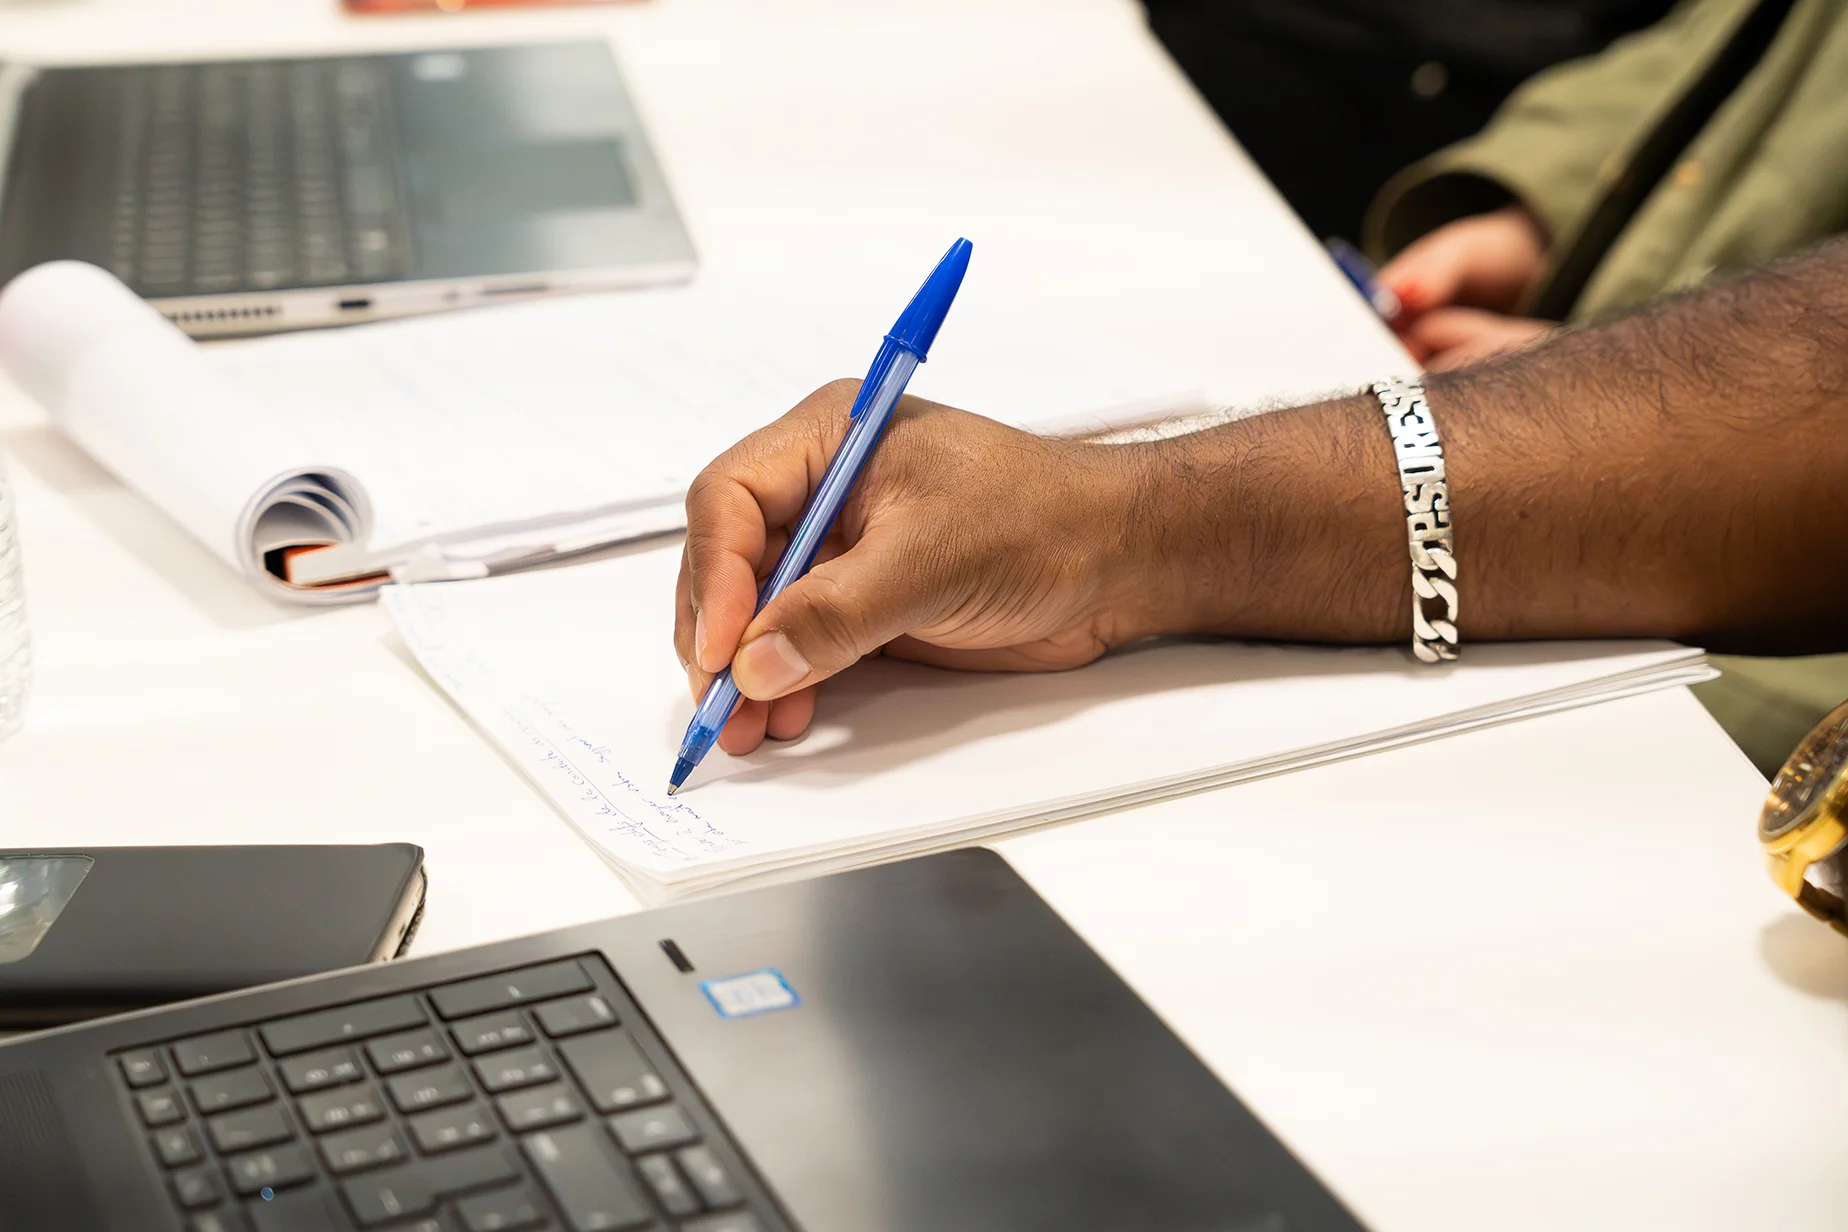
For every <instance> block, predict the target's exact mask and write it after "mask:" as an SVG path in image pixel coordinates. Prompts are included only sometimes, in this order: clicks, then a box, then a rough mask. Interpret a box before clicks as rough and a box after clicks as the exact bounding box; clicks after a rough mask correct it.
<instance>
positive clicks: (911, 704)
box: [384, 545, 1708, 886]
mask: <svg viewBox="0 0 1848 1232" xmlns="http://www.w3.org/2000/svg"><path fill="white" fill-rule="evenodd" d="M678 560H679V547H678V545H674V546H672V547H666V548H655V549H650V550H646V551H639V552H635V553H632V554H629V555H626V556H624V557H620V558H617V559H612V560H607V561H600V562H596V563H593V564H587V565H581V566H578V567H575V568H570V569H560V570H553V571H547V572H540V573H532V574H527V575H522V576H516V577H507V578H499V579H490V580H486V581H480V582H460V583H449V584H444V585H440V586H416V587H393V588H389V589H388V590H387V591H386V592H385V594H384V600H385V603H386V606H387V609H388V610H389V611H390V612H391V613H392V615H393V617H394V618H395V619H396V620H397V622H398V626H399V628H400V630H401V631H402V632H403V634H404V636H405V639H406V641H407V642H408V643H409V645H410V647H411V649H412V651H413V652H414V653H415V654H416V655H417V657H418V659H419V660H420V662H422V664H423V665H424V667H425V668H426V669H427V670H428V671H429V673H430V674H431V676H432V677H433V678H434V679H435V680H436V681H437V683H438V684H439V685H440V686H441V687H443V688H444V689H445V690H447V691H448V692H449V693H450V694H451V696H452V697H453V698H454V699H455V700H456V701H457V703H458V704H459V705H460V706H461V707H462V708H463V709H464V710H465V711H466V712H467V713H468V714H469V715H470V717H471V718H473V719H474V720H475V722H476V723H477V724H478V725H479V726H480V727H481V728H482V729H483V731H484V732H486V734H487V735H488V736H489V737H490V738H491V739H493V740H494V741H495V742H496V743H497V744H499V745H500V746H501V748H502V749H503V751H504V752H505V753H506V754H507V755H508V756H509V757H510V758H511V759H512V760H513V761H514V763H515V764H516V765H518V766H519V767H520V768H521V769H522V770H523V771H524V772H525V773H526V774H528V775H529V776H530V777H531V778H532V779H533V781H534V782H535V783H536V784H537V785H538V786H539V788H540V790H541V791H543V792H544V793H545V794H546V795H547V796H548V797H549V798H550V799H551V800H552V801H553V803H554V804H555V805H557V806H558V808H559V809H560V810H561V811H562V812H564V814H565V815H566V816H567V818H569V819H570V820H571V821H572V822H573V823H574V824H575V825H577V826H578V828H579V829H580V830H581V831H583V832H584V834H585V835H586V836H587V837H588V838H589V839H590V840H591V841H592V842H593V843H595V844H596V845H597V846H599V847H600V848H602V849H603V850H604V851H605V852H606V853H607V854H609V855H610V856H611V857H613V858H614V860H615V862H616V863H617V865H618V867H619V868H623V869H624V870H625V871H628V872H630V873H631V874H639V875H640V876H641V877H643V878H645V879H649V880H655V881H658V882H660V883H662V884H663V885H668V886H672V885H675V884H695V883H704V882H714V881H717V880H723V879H725V878H727V877H738V876H747V875H750V874H751V873H752V872H753V871H755V870H757V869H761V868H766V867H774V866H779V865H789V864H792V863H797V862H813V861H821V862H824V863H840V862H843V860H851V859H852V858H855V857H861V858H867V857H870V856H872V855H881V854H892V853H894V852H896V851H899V850H904V849H909V848H914V847H918V846H924V845H932V844H934V843H937V842H941V841H942V839H943V836H945V835H962V836H965V837H966V836H974V835H979V834H984V833H988V832H993V831H996V830H1000V829H1005V828H1010V827H1012V826H1015V825H1019V824H1025V823H1028V822H1032V821H1036V820H1042V819H1047V818H1053V817H1061V816H1073V815H1079V814H1082V813H1084V812H1087V811H1094V810H1095V809H1096V808H1098V807H1102V806H1103V805H1105V804H1107V803H1109V802H1110V801H1113V800H1117V799H1121V798H1126V797H1132V796H1159V795H1162V794H1169V793H1171V792H1173V791H1175V790H1180V789H1184V788H1185V787H1187V786H1189V785H1199V784H1201V783H1204V782H1208V781H1229V780H1230V779H1233V778H1237V777H1248V776H1249V775H1251V774H1255V773H1273V772H1276V771H1278V770H1282V769H1287V768H1289V767H1290V766H1292V765H1297V764H1304V763H1305V761H1306V760H1320V759H1326V758H1327V757H1329V756H1335V755H1351V754H1354V753H1359V752H1364V751H1366V750H1367V749H1369V748H1373V747H1379V746H1380V745H1381V743H1382V740H1383V739H1384V738H1389V739H1391V740H1393V741H1398V742H1402V741H1403V740H1405V739H1407V738H1413V737H1415V736H1416V735H1417V734H1418V733H1421V732H1434V731H1439V730H1445V729H1447V728H1450V727H1455V726H1458V725H1475V724H1480V723H1483V722H1490V721H1499V720H1503V719H1506V718H1509V717H1513V716H1515V715H1518V714H1520V713H1523V712H1524V711H1526V710H1528V709H1533V708H1543V707H1551V706H1556V705H1561V704H1577V703H1580V702H1583V701H1584V700H1587V699H1588V698H1590V697H1594V696H1597V695H1599V694H1600V693H1605V692H1609V693H1616V692H1622V691H1628V690H1633V689H1635V688H1642V687H1660V686H1661V685H1663V684H1672V683H1687V682H1689V681H1691V680H1695V679H1701V678H1704V677H1705V676H1706V675H1707V674H1708V673H1707V671H1706V669H1705V668H1704V666H1703V660H1702V657H1701V655H1700V652H1699V651H1696V650H1689V649H1686V648H1682V647H1677V646H1671V645H1667V644H1664V643H1579V644H1533V645H1502V646H1471V647H1470V648H1469V651H1468V658H1467V659H1466V660H1465V662H1464V663H1462V664H1461V665H1459V666H1457V667H1454V668H1449V669H1438V670H1432V669H1430V668H1425V667H1422V666H1420V665H1417V664H1415V663H1413V662H1412V661H1411V660H1410V658H1409V656H1407V655H1406V654H1404V653H1402V652H1400V651H1398V650H1395V649H1332V648H1314V647H1280V646H1261V645H1244V644H1238V643H1231V642H1224V641H1217V640H1214V641H1189V642H1176V643H1164V644H1158V645H1148V646H1144V647H1139V648H1135V649H1131V650H1128V651H1124V652H1120V653H1117V654H1114V655H1110V656H1107V657H1106V658H1105V659H1103V660H1101V661H1099V662H1097V663H1095V664H1092V665H1091V666H1089V667H1085V668H1081V669H1079V670H1076V671H1072V672H1064V673H1056V674H1046V675H977V674H968V673H960V672H951V671H944V670H939V669H935V668H929V667H921V666H918V665H915V664H907V663H900V662H897V661H894V660H883V659H880V660H872V661H868V662H866V663H863V664H861V665H860V666H859V667H856V668H854V669H853V670H851V671H850V672H848V673H846V674H845V675H844V676H843V677H841V678H838V679H837V680H835V681H833V682H831V683H830V684H828V685H827V686H825V687H824V689H823V692H822V696H821V701H820V705H819V707H818V710H817V714H816V720H815V725H814V727H813V728H812V729H811V731H810V733H809V734H808V735H807V736H806V737H805V738H803V739H801V740H798V741H795V742H792V743H788V744H775V743H771V744H766V745H765V746H764V747H763V748H761V749H760V750H759V751H757V752H756V753H753V754H752V755H750V756H748V757H744V758H731V757H728V756H726V755H725V754H724V753H722V752H718V751H716V750H715V751H714V752H713V753H712V754H711V755H710V756H709V757H708V758H707V760H706V761H705V763H703V764H702V765H701V767H700V769H699V770H697V771H696V772H695V774H694V776H693V778H692V779H691V780H690V781H689V783H688V785H687V787H686V788H685V789H684V790H683V791H682V792H681V793H680V795H679V796H677V797H673V798H669V797H668V796H667V795H666V794H665V789H666V783H667V774H668V771H669V769H670V768H671V767H672V765H673V760H674V754H675V751H676V749H677V747H678V744H679V741H680V738H681V735H682V733H683V731H684V730H685V727H686V723H687V720H688V719H689V718H690V717H691V715H692V711H693V699H692V698H691V697H689V696H688V695H687V688H686V681H685V677H684V675H683V673H682V672H681V669H680V666H679V664H678V662H677V660H676V659H675V656H674V653H673V648H672V642H671V634H672V602H673V582H674V575H675V572H676V569H677V567H678ZM618 631H620V632H618Z"/></svg>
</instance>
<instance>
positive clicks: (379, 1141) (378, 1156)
mask: <svg viewBox="0 0 1848 1232" xmlns="http://www.w3.org/2000/svg"><path fill="white" fill-rule="evenodd" d="M407 1154H408V1152H407V1151H406V1150H405V1148H404V1140H403V1139H402V1138H400V1137H398V1131H397V1130H396V1129H393V1128H392V1127H391V1126H390V1125H370V1126H367V1127H366V1128H364V1129H349V1130H347V1131H346V1132H345V1133H340V1134H330V1135H328V1136H327V1137H325V1138H323V1139H321V1158H323V1159H325V1160H326V1161H327V1169H328V1171H330V1172H332V1173H333V1174H334V1175H335V1176H345V1175H347V1174H348V1173H349V1172H363V1171H365V1170H366V1169H368V1168H382V1167H384V1166H385V1165H386V1164H395V1163H398V1162H400V1161H402V1160H403V1159H404V1158H405V1156H406V1155H407Z"/></svg>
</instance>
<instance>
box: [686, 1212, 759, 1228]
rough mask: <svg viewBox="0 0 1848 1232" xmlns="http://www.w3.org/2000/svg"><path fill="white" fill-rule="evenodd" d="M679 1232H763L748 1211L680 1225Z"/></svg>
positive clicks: (754, 1217)
mask: <svg viewBox="0 0 1848 1232" xmlns="http://www.w3.org/2000/svg"><path fill="white" fill-rule="evenodd" d="M680 1232H763V1225H762V1224H760V1223H758V1222H757V1217H756V1216H755V1215H752V1214H751V1213H750V1212H749V1211H735V1212H733V1213H732V1214H730V1215H712V1216H709V1217H707V1218H705V1219H695V1220H694V1221H693V1222H692V1223H683V1224H681V1225H680Z"/></svg>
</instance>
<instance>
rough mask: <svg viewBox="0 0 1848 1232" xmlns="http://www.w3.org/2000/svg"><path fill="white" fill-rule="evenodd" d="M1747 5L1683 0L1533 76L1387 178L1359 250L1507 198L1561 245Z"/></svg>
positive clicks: (1385, 247)
mask: <svg viewBox="0 0 1848 1232" xmlns="http://www.w3.org/2000/svg"><path fill="white" fill-rule="evenodd" d="M1754 6H1755V0H1683V2H1682V3H1681V4H1680V5H1679V6H1677V7H1676V8H1675V10H1674V11H1673V12H1671V13H1670V14H1669V15H1668V16H1667V17H1666V18H1664V19H1663V20H1662V21H1660V22H1658V23H1657V24H1656V25H1654V26H1651V27H1650V28H1649V29H1647V30H1643V31H1640V32H1639V33H1637V34H1634V35H1631V36H1629V37H1628V38H1624V39H1620V40H1619V41H1617V42H1616V43H1613V44H1612V45H1611V46H1610V47H1609V48H1607V49H1606V50H1605V51H1603V52H1602V53H1600V54H1598V55H1595V56H1590V57H1587V58H1585V59H1583V60H1574V61H1572V62H1570V63H1568V64H1562V65H1559V66H1558V67H1556V68H1552V69H1548V70H1547V71H1545V72H1543V73H1540V74H1538V75H1536V76H1535V77H1533V78H1532V79H1530V80H1529V81H1528V82H1527V83H1526V84H1524V85H1523V86H1521V88H1520V89H1519V90H1516V91H1515V92H1514V94H1513V95H1512V96H1511V97H1510V98H1509V99H1508V101H1507V102H1506V103H1504V104H1503V105H1502V107H1501V110H1499V111H1497V112H1496V113H1495V118H1494V119H1492V120H1491V121H1490V122H1489V126H1488V127H1487V128H1485V129H1483V130H1482V132H1480V133H1478V134H1477V135H1476V136H1474V137H1470V138H1468V139H1466V140H1464V141H1461V142H1458V143H1457V144H1456V145H1453V146H1449V147H1447V148H1445V149H1443V150H1440V151H1438V152H1437V153H1436V154H1433V155H1432V156H1431V157H1429V158H1427V159H1424V160H1423V161H1421V162H1418V163H1414V164H1413V165H1412V166H1410V167H1407V168H1406V169H1405V170H1404V171H1401V172H1400V173H1399V174H1398V175H1396V176H1394V177H1393V178H1392V179H1391V180H1389V181H1387V183H1386V186H1385V187H1384V188H1382V189H1381V190H1380V193H1379V195H1378V196H1377V197H1376V198H1374V201H1373V205H1372V207H1371V208H1370V209H1369V210H1368V213H1367V221H1366V226H1365V231H1364V234H1363V240H1364V247H1365V248H1366V250H1367V253H1368V255H1369V256H1371V257H1372V258H1373V259H1374V260H1376V261H1385V260H1387V259H1388V258H1390V257H1392V256H1393V255H1394V254H1395V253H1397V252H1398V251H1399V250H1400V249H1402V248H1404V247H1405V246H1406V245H1407V244H1409V243H1411V242H1412V241H1413V240H1415V239H1417V238H1418V237H1419V236H1421V235H1424V234H1426V233H1428V232H1430V231H1432V230H1435V229H1436V228H1438V227H1441V226H1443V225H1444V224H1445V223H1447V222H1450V221H1452V220H1454V219H1457V218H1461V217H1463V216H1465V215H1468V214H1478V213H1481V212H1482V211H1484V210H1489V209H1494V208H1496V207H1497V206H1500V205H1504V204H1506V203H1507V202H1509V201H1511V200H1515V201H1519V202H1521V204H1523V205H1525V206H1526V207H1527V208H1528V209H1529V210H1531V211H1532V212H1533V214H1534V215H1535V217H1537V218H1538V219H1539V220H1540V222H1541V224H1542V225H1543V226H1544V227H1545V228H1546V230H1547V233H1548V234H1549V235H1550V236H1552V237H1553V242H1554V247H1555V249H1559V248H1561V247H1563V246H1564V245H1565V244H1567V243H1568V242H1569V239H1570V237H1572V236H1573V235H1575V234H1576V233H1577V231H1578V229H1579V227H1580V225H1581V224H1582V223H1583V222H1584V221H1585V219H1586V217H1587V216H1588V215H1589V214H1590V213H1591V210H1592V208H1593V207H1594V206H1595V205H1596V204H1597V203H1598V201H1599V200H1600V199H1601V198H1602V197H1603V195H1604V192H1605V190H1606V189H1608V188H1609V187H1611V185H1612V183H1613V181H1614V180H1615V179H1616V177H1617V176H1619V175H1621V174H1622V172H1623V170H1624V168H1625V167H1626V166H1627V165H1628V162H1629V157H1628V156H1629V154H1630V153H1631V152H1632V151H1633V150H1634V149H1635V148H1636V147H1637V146H1638V145H1639V144H1640V143H1641V142H1642V141H1643V140H1644V139H1645V138H1646V137H1647V136H1648V135H1649V133H1650V132H1651V131H1652V130H1653V129H1654V128H1655V126H1656V124H1657V123H1658V121H1659V120H1660V118H1661V116H1662V114H1663V113H1664V112H1665V111H1666V110H1667V109H1668V108H1669V107H1670V106H1671V105H1672V104H1673V103H1674V101H1675V100H1676V99H1677V98H1679V97H1680V96H1681V95H1682V94H1683V93H1684V92H1685V91H1686V90H1687V89H1688V88H1689V87H1690V86H1691V85H1692V84H1693V83H1694V82H1695V81H1696V80H1697V79H1698V78H1699V77H1700V75H1701V74H1702V73H1704V72H1705V71H1706V69H1707V67H1708V66H1709V65H1710V64H1711V63H1712V61H1713V60H1714V58H1715V57H1716V56H1718V55H1719V53H1720V51H1721V50H1722V49H1723V48H1724V47H1725V46H1726V44H1727V42H1728V40H1729V39H1730V38H1731V37H1732V34H1733V32H1734V31H1735V30H1736V29H1737V27H1738V26H1739V24H1740V22H1742V21H1743V20H1744V19H1745V18H1746V17H1747V16H1748V15H1749V14H1750V12H1751V10H1752V9H1753V7H1754Z"/></svg>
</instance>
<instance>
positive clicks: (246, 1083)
mask: <svg viewBox="0 0 1848 1232" xmlns="http://www.w3.org/2000/svg"><path fill="white" fill-rule="evenodd" d="M275 1097H276V1093H275V1092H274V1091H272V1090H270V1084H269V1079H268V1078H266V1077H264V1076H263V1071H262V1070H260V1069H256V1068H254V1067H253V1068H251V1069H241V1070H233V1071H231V1072H230V1073H228V1074H217V1075H214V1076H212V1077H210V1078H201V1079H199V1080H198V1081H197V1082H195V1083H193V1084H192V1098H193V1104H194V1105H195V1106H196V1107H197V1108H198V1109H199V1111H200V1112H204V1113H208V1114H209V1113H213V1112H228V1111H230V1110H231V1109H233V1108H244V1107H248V1106H249V1105H251V1104H262V1103H267V1102H268V1101H270V1100H272V1099H274V1098H275Z"/></svg>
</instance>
